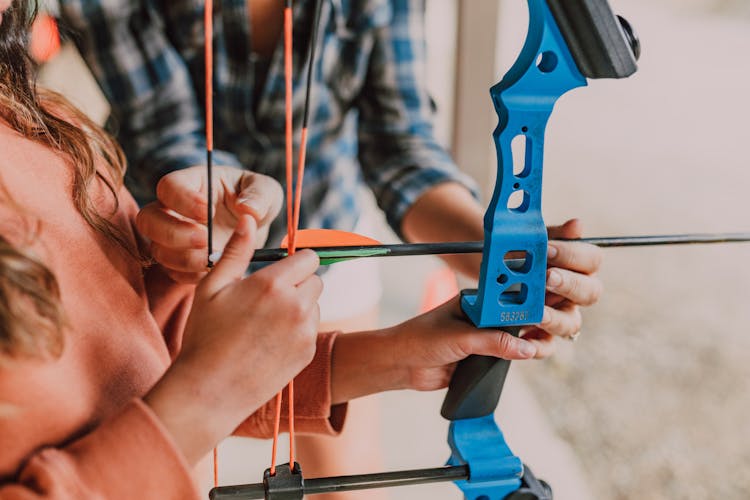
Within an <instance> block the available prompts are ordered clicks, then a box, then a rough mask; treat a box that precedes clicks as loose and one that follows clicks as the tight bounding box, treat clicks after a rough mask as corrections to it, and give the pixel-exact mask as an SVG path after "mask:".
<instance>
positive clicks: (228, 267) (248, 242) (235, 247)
mask: <svg viewBox="0 0 750 500" xmlns="http://www.w3.org/2000/svg"><path fill="white" fill-rule="evenodd" d="M256 231H257V225H256V223H255V220H254V219H253V218H252V217H250V216H248V215H241V216H240V217H239V221H238V222H237V227H236V228H235V229H234V233H232V236H231V238H229V241H228V242H227V244H226V246H225V247H224V252H223V254H222V256H221V259H219V262H217V263H216V265H215V266H214V268H213V270H212V271H211V272H210V273H209V274H208V276H206V278H205V279H204V280H203V281H202V282H201V285H200V292H199V293H203V294H208V295H209V296H211V295H214V294H216V293H217V292H219V291H220V290H221V289H222V288H224V287H226V286H227V285H229V284H230V283H232V282H233V281H236V280H240V279H242V277H243V276H244V275H245V271H246V270H247V266H248V264H249V263H250V259H252V258H253V252H254V250H255V246H254V245H253V243H254V241H255V233H256Z"/></svg>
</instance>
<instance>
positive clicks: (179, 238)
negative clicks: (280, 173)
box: [136, 166, 283, 283]
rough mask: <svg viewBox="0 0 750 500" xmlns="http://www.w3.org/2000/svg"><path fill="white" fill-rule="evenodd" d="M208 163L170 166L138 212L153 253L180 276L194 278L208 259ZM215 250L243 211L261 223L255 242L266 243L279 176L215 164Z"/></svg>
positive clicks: (201, 273)
mask: <svg viewBox="0 0 750 500" xmlns="http://www.w3.org/2000/svg"><path fill="white" fill-rule="evenodd" d="M205 172H206V168H205V167H202V166H197V167H190V168H186V169H184V170H177V171H175V172H171V173H169V174H167V175H165V176H164V177H162V179H161V180H160V181H159V184H158V185H157V186H156V197H157V201H155V202H153V203H150V204H148V205H146V206H145V207H143V209H142V210H141V211H140V213H139V214H138V217H137V218H136V227H137V228H138V231H139V232H140V233H141V234H142V235H143V236H145V237H146V238H148V239H149V240H150V241H151V256H152V257H153V258H154V260H156V262H158V263H159V264H161V265H162V266H163V267H164V268H165V269H166V271H167V273H168V274H169V276H170V277H172V279H174V280H175V281H178V282H183V283H195V282H197V281H199V280H200V279H201V278H202V277H203V276H205V274H206V264H207V262H208V254H207V250H208V232H207V228H206V223H207V209H208V206H207V190H206V176H205ZM213 174H214V175H213V177H214V182H213V184H214V186H213V195H214V196H213V200H214V209H213V211H214V220H213V223H214V227H213V237H214V240H213V250H214V252H215V253H216V252H221V250H222V249H223V248H224V245H225V244H226V242H227V240H228V239H229V236H230V235H231V234H232V230H233V229H234V227H235V226H236V225H237V221H238V217H239V216H240V215H250V216H252V217H253V219H255V222H256V224H257V226H258V232H257V233H258V234H257V236H256V239H255V245H256V248H259V247H261V246H262V245H263V243H265V240H266V237H267V236H268V228H269V225H270V224H271V222H272V221H273V219H274V218H275V217H276V215H277V214H278V213H279V210H280V209H281V205H282V202H283V192H282V189H281V186H280V185H279V183H278V182H276V181H275V180H274V179H272V178H270V177H268V176H265V175H261V174H255V173H252V172H247V171H244V170H240V169H237V168H233V167H221V166H218V167H214V169H213Z"/></svg>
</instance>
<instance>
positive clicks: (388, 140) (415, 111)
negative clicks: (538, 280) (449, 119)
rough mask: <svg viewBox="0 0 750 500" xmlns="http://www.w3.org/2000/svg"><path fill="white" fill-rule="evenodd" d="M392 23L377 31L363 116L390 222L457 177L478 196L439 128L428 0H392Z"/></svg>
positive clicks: (365, 144)
mask: <svg viewBox="0 0 750 500" xmlns="http://www.w3.org/2000/svg"><path fill="white" fill-rule="evenodd" d="M390 3H391V8H392V18H391V22H390V24H389V25H387V26H385V27H383V28H380V29H379V32H378V35H377V36H376V40H375V44H374V48H373V52H372V57H371V60H370V67H369V73H368V75H367V80H366V83H365V87H364V89H363V91H362V94H361V97H360V102H359V103H358V108H359V111H360V115H359V145H358V146H359V160H360V163H361V165H362V171H363V174H364V178H365V181H366V182H367V184H368V185H369V186H370V188H371V189H372V190H373V192H374V193H375V197H376V199H377V200H378V205H379V206H380V208H381V209H382V210H383V211H384V212H385V214H386V217H387V219H388V223H389V225H390V226H391V227H392V228H393V229H394V230H395V231H396V232H397V233H399V236H401V237H403V235H402V234H401V232H400V227H401V220H402V218H403V216H404V214H405V213H406V211H407V210H408V209H409V207H411V206H412V204H413V203H414V202H415V201H416V200H417V199H418V198H419V197H420V196H421V195H422V194H424V192H425V191H427V190H429V189H430V188H432V187H434V186H435V185H437V184H439V183H443V182H458V183H460V184H463V185H464V186H466V187H467V188H468V189H469V190H471V191H472V193H473V194H474V196H477V190H476V187H475V185H474V183H473V181H472V180H471V178H470V177H469V176H467V175H466V174H463V173H461V172H460V171H459V170H458V167H457V166H456V165H455V163H454V162H453V160H452V159H451V157H450V155H449V154H448V153H447V151H446V150H445V149H444V148H443V147H442V146H441V145H440V144H438V142H437V140H436V138H435V135H434V131H433V125H432V122H433V119H434V111H435V109H434V103H433V101H432V99H431V98H430V96H429V94H428V92H427V85H426V72H425V63H426V47H425V34H424V0H392V1H391V2H390Z"/></svg>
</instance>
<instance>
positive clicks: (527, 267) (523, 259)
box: [498, 250, 532, 284]
mask: <svg viewBox="0 0 750 500" xmlns="http://www.w3.org/2000/svg"><path fill="white" fill-rule="evenodd" d="M503 262H504V263H505V266H506V267H507V268H508V269H510V270H511V271H513V272H514V273H517V274H526V273H528V272H529V271H531V264H532V257H531V254H530V253H529V252H527V251H525V250H511V251H510V252H507V253H506V254H505V255H504V256H503ZM501 276H503V275H502V274H501ZM498 282H499V278H498ZM501 284H502V283H501Z"/></svg>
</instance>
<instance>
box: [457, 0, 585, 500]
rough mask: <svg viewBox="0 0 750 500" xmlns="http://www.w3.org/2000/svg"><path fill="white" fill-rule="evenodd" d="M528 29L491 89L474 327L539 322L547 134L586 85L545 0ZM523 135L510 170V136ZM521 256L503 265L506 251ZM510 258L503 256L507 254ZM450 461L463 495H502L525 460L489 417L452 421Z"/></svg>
mask: <svg viewBox="0 0 750 500" xmlns="http://www.w3.org/2000/svg"><path fill="white" fill-rule="evenodd" d="M528 5H529V31H528V35H527V38H526V42H525V44H524V46H523V49H522V50H521V54H520V56H519V58H518V59H517V60H516V62H515V64H514V65H513V66H512V67H511V69H510V70H509V71H508V73H507V74H506V75H505V76H504V77H503V79H502V81H501V82H500V83H498V84H496V85H494V86H493V87H492V89H491V90H490V95H491V96H492V102H493V104H494V105H495V110H496V111H497V114H498V117H499V123H498V126H497V128H496V129H495V131H494V132H493V137H494V140H495V145H496V148H497V158H498V168H497V181H496V185H495V192H494V194H493V196H492V201H491V202H490V205H489V208H488V209H487V212H486V214H485V218H484V231H485V235H484V250H483V254H482V268H481V274H480V279H479V289H478V291H477V293H475V294H464V296H463V298H462V301H461V306H462V308H463V310H464V312H465V313H466V314H467V315H468V316H469V318H470V319H471V320H472V321H473V322H474V324H475V325H477V326H479V327H487V328H491V327H501V326H512V325H525V324H533V323H538V322H539V321H541V319H542V314H543V312H544V296H545V282H546V269H547V229H546V227H545V225H544V220H543V219H542V209H541V201H542V160H543V152H544V132H545V128H546V125H547V121H548V119H549V116H550V114H551V113H552V108H553V107H554V105H555V102H556V101H557V99H558V98H559V97H560V96H562V95H563V94H564V93H566V92H567V91H569V90H572V89H575V88H577V87H582V86H585V85H586V79H585V78H584V77H583V75H581V73H580V71H579V70H578V67H577V66H576V63H575V61H574V60H573V56H572V55H571V54H570V51H569V50H568V48H567V45H566V43H565V40H564V38H563V36H562V34H561V33H560V30H559V28H558V27H557V23H556V22H555V18H554V17H553V15H552V13H551V12H550V10H549V7H548V6H547V2H546V0H528ZM519 135H520V136H522V137H523V140H524V141H525V158H523V161H522V162H521V161H518V162H516V163H517V164H519V165H521V166H520V168H514V161H513V153H512V148H511V143H512V141H513V140H514V139H515V138H516V137H517V136H519ZM509 253H512V254H513V257H514V258H516V259H517V258H518V256H519V254H520V255H521V256H522V258H523V259H525V263H524V265H523V266H522V267H520V268H512V269H511V268H510V267H509V266H508V265H507V264H506V259H507V258H509V256H508V254H509ZM506 256H508V257H506ZM448 442H449V444H450V446H451V452H452V455H451V458H450V459H449V462H448V463H449V464H451V465H458V464H468V466H469V474H470V477H469V480H468V481H457V482H456V484H457V485H458V487H459V488H460V489H461V490H462V491H463V493H464V497H465V498H466V499H467V500H502V499H504V498H505V497H506V496H507V495H509V494H510V493H512V492H514V491H516V490H517V489H518V488H519V487H520V485H521V480H520V477H521V475H522V473H523V464H522V462H521V460H520V459H519V458H518V457H516V456H515V455H514V454H513V453H512V452H511V450H510V448H508V446H507V445H506V443H505V439H504V438H503V434H502V432H501V431H500V428H499V427H498V426H497V424H496V423H495V420H494V417H493V415H488V416H486V417H481V418H472V419H464V420H456V421H454V422H452V423H451V425H450V429H449V432H448Z"/></svg>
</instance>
